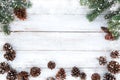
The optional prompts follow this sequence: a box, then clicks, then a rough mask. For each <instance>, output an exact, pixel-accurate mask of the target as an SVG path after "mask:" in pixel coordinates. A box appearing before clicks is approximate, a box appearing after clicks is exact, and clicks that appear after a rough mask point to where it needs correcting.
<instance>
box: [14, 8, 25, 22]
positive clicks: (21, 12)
mask: <svg viewBox="0 0 120 80" xmlns="http://www.w3.org/2000/svg"><path fill="white" fill-rule="evenodd" d="M14 14H15V15H16V16H17V18H19V19H20V20H25V19H26V17H27V12H26V9H25V8H15V9H14Z"/></svg>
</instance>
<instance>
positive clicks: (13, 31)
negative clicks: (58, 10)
mask: <svg viewBox="0 0 120 80" xmlns="http://www.w3.org/2000/svg"><path fill="white" fill-rule="evenodd" d="M0 32H2V31H0ZM11 32H12V33H20V32H21V33H22V32H39V33H104V32H103V31H11Z"/></svg>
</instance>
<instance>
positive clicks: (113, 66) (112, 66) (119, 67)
mask: <svg viewBox="0 0 120 80" xmlns="http://www.w3.org/2000/svg"><path fill="white" fill-rule="evenodd" d="M107 69H108V71H109V72H111V73H113V74H117V73H119V72H120V64H119V63H118V62H116V61H111V62H109V64H108V65H107Z"/></svg>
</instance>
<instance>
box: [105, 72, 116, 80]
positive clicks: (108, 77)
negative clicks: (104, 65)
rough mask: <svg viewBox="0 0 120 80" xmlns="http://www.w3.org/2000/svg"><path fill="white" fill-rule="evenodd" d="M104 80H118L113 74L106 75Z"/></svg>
mask: <svg viewBox="0 0 120 80" xmlns="http://www.w3.org/2000/svg"><path fill="white" fill-rule="evenodd" d="M103 80H116V78H115V76H114V75H112V74H111V73H106V74H105V75H104V79H103Z"/></svg>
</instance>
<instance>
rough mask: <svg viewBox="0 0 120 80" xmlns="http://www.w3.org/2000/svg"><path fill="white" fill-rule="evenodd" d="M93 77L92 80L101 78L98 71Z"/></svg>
mask: <svg viewBox="0 0 120 80" xmlns="http://www.w3.org/2000/svg"><path fill="white" fill-rule="evenodd" d="M91 79H92V80H101V77H100V75H99V74H98V73H94V74H92V76H91Z"/></svg>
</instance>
